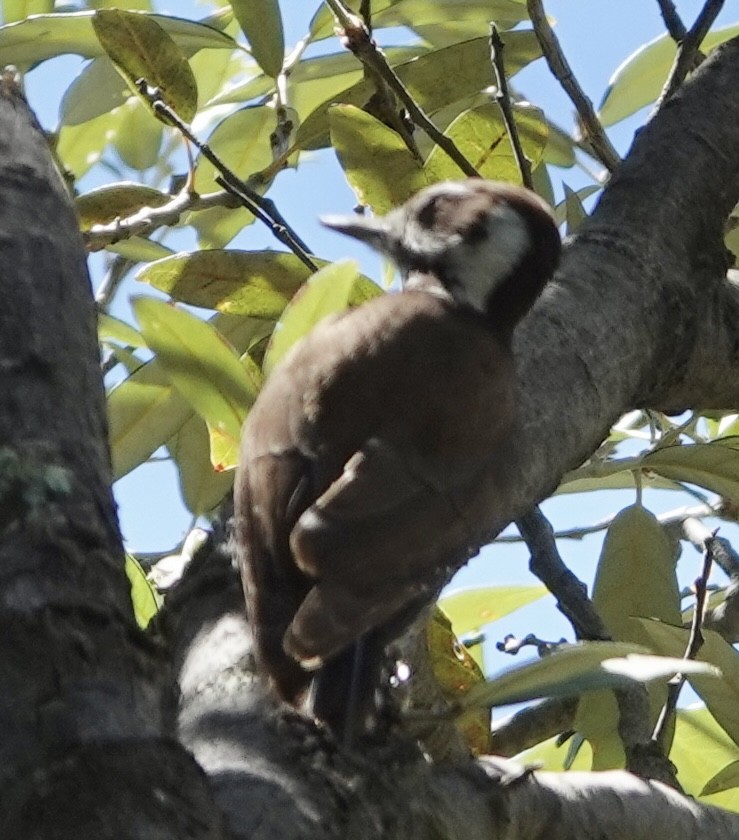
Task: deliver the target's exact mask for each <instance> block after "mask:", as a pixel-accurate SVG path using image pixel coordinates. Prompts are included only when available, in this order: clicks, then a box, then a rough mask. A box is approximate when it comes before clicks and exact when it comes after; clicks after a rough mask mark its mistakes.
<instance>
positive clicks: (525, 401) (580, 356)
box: [467, 39, 739, 543]
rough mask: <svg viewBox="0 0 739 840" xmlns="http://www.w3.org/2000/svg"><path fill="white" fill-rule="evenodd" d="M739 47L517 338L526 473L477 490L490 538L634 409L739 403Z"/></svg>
mask: <svg viewBox="0 0 739 840" xmlns="http://www.w3.org/2000/svg"><path fill="white" fill-rule="evenodd" d="M737 84H739V39H734V40H733V41H730V42H728V43H726V44H725V45H723V46H722V47H721V48H719V49H718V50H716V52H715V53H714V54H713V56H712V57H711V58H710V59H709V60H708V61H706V62H705V63H704V64H703V65H702V67H701V68H700V69H699V70H698V71H697V72H696V74H695V75H694V76H693V78H692V79H691V80H690V82H689V83H687V84H686V85H685V86H684V87H683V89H681V91H679V92H678V93H677V94H676V96H675V97H673V99H672V100H671V102H670V103H669V104H668V105H667V106H666V107H665V108H664V109H663V110H662V111H661V112H660V113H659V114H658V115H657V116H656V117H655V118H654V119H653V120H652V122H651V123H649V125H647V126H646V128H644V129H643V130H642V131H641V132H640V133H639V135H638V136H637V138H636V140H635V142H634V146H633V148H632V150H631V152H630V154H629V156H628V158H627V159H626V160H625V161H624V162H623V164H622V165H621V167H620V168H619V171H618V173H617V174H616V176H615V177H614V179H613V181H612V183H611V184H610V185H609V187H608V188H607V189H606V191H605V193H604V195H603V198H602V199H601V201H600V204H599V205H598V207H597V208H596V210H595V212H594V213H593V216H592V217H590V218H589V219H587V220H586V221H585V223H584V224H583V226H582V228H581V230H580V232H579V233H578V234H577V236H575V237H574V238H572V239H571V240H570V241H569V242H567V243H566V247H565V252H564V258H563V262H562V266H561V269H560V271H559V272H558V274H557V276H556V278H555V280H554V282H552V283H550V284H549V286H548V288H547V289H546V290H545V292H544V294H543V295H542V297H541V298H540V300H539V301H538V303H537V304H536V306H535V307H534V309H533V310H532V312H531V313H530V315H529V316H528V317H527V318H526V319H525V320H524V321H523V323H522V324H521V326H520V327H519V328H518V330H517V332H516V335H515V342H514V343H515V348H514V349H515V353H516V358H517V366H518V376H519V382H520V428H519V433H518V435H517V436H516V439H515V440H514V441H513V442H512V446H513V447H514V449H515V452H514V453H513V458H514V463H515V464H516V469H515V471H514V472H513V473H512V476H511V478H510V480H509V482H508V485H507V487H506V488H505V489H501V487H500V486H499V484H496V481H499V477H498V473H499V470H498V469H496V468H495V465H492V466H491V470H490V471H489V472H487V471H484V472H482V473H481V475H480V476H479V477H478V480H476V481H475V482H474V486H470V488H469V493H468V495H467V502H468V509H469V512H470V518H471V519H472V520H473V521H477V522H479V523H480V531H481V535H480V542H481V543H482V542H485V541H487V539H488V538H490V537H492V536H493V535H494V534H496V533H497V532H498V531H499V530H500V529H501V528H502V527H503V526H504V525H506V524H508V522H509V521H510V520H511V519H515V518H517V517H520V516H521V515H522V514H524V513H525V512H526V511H527V510H529V509H530V507H531V505H532V504H534V503H536V502H538V501H539V500H541V499H543V498H545V497H546V496H548V495H549V494H550V493H551V492H552V491H553V490H554V488H555V487H556V486H557V484H558V483H559V481H560V479H561V477H562V476H563V474H564V473H565V472H566V471H567V470H570V469H572V468H573V467H575V466H577V465H578V464H579V463H581V462H582V461H583V460H584V459H585V458H587V457H588V456H589V455H590V454H591V453H592V452H593V451H594V450H595V449H596V447H597V446H598V444H599V443H600V442H601V441H602V440H603V439H604V437H605V436H606V433H607V431H608V429H609V428H610V426H611V425H612V424H613V423H614V422H615V421H616V419H617V418H618V416H619V415H621V414H622V413H623V412H625V411H627V410H629V409H631V408H635V407H652V408H657V409H659V410H662V411H667V412H676V411H681V410H683V409H685V408H690V407H695V408H700V407H706V406H712V407H716V408H729V407H731V406H733V405H736V404H737V403H739V342H738V341H737V327H736V325H737V324H738V323H739V289H738V288H737V286H736V285H735V284H733V283H731V282H730V281H728V280H727V279H726V268H727V264H726V258H725V250H724V245H723V225H724V221H725V219H726V217H727V215H728V213H729V211H730V209H731V208H732V207H733V206H734V204H735V203H736V201H737V198H739V156H737V154H736V149H737V148H738V147H739V100H737V97H736V86H737Z"/></svg>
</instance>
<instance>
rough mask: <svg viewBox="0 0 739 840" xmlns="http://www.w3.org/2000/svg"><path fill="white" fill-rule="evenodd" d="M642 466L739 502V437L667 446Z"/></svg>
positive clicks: (648, 457)
mask: <svg viewBox="0 0 739 840" xmlns="http://www.w3.org/2000/svg"><path fill="white" fill-rule="evenodd" d="M642 466H643V467H644V468H646V469H649V470H654V471H655V472H657V473H659V474H660V475H662V476H664V477H665V478H670V479H672V480H673V481H687V482H689V483H691V484H697V485H699V486H700V487H706V488H707V489H708V490H713V492H714V493H718V494H719V496H724V497H725V498H727V499H730V500H732V501H739V437H726V438H721V439H719V440H716V441H713V442H712V443H693V444H688V445H684V446H665V447H664V448H662V449H658V450H656V451H655V452H651V453H650V454H648V455H645V456H644V458H643V460H642Z"/></svg>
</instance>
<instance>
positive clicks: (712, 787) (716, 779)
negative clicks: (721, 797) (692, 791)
mask: <svg viewBox="0 0 739 840" xmlns="http://www.w3.org/2000/svg"><path fill="white" fill-rule="evenodd" d="M731 788H739V760H737V761H732V762H731V763H730V764H727V765H726V766H725V767H722V768H721V770H719V772H718V773H716V775H715V776H713V777H712V778H711V779H709V780H708V781H707V782H706V784H705V786H704V788H703V790H702V791H701V796H707V795H708V794H711V793H722V792H723V791H725V790H731Z"/></svg>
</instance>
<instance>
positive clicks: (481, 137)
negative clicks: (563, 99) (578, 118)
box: [426, 103, 549, 183]
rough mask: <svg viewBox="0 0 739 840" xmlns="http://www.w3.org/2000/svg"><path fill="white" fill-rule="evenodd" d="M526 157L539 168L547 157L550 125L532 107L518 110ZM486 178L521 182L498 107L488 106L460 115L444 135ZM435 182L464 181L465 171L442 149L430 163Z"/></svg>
mask: <svg viewBox="0 0 739 840" xmlns="http://www.w3.org/2000/svg"><path fill="white" fill-rule="evenodd" d="M514 118H515V121H516V128H517V130H518V134H519V137H520V139H521V145H522V146H523V150H524V154H525V155H526V157H527V158H528V160H529V161H530V163H531V166H532V168H534V167H536V166H537V165H538V164H539V162H540V161H541V159H542V156H543V154H544V147H545V146H546V143H547V136H548V132H549V129H548V126H547V122H546V120H545V119H544V114H543V113H542V111H540V110H539V109H538V108H534V107H532V106H530V105H526V106H516V107H515V108H514ZM444 133H445V134H446V135H447V137H449V138H450V139H451V140H452V141H453V142H454V145H455V146H456V147H457V148H458V149H459V151H460V152H461V153H462V154H463V155H464V156H465V157H466V158H467V160H468V161H469V162H470V163H471V164H472V165H473V166H474V167H475V169H476V170H477V171H478V173H479V174H480V175H481V176H482V177H483V178H490V179H493V180H499V181H512V182H516V183H520V182H521V173H520V171H519V168H518V164H517V163H516V159H515V157H514V155H513V148H512V146H511V142H510V140H509V139H508V131H507V129H506V126H505V122H504V120H503V117H502V115H501V111H500V108H499V106H498V105H495V104H493V103H487V104H485V105H481V106H479V107H477V108H474V109H472V110H469V111H465V112H464V113H462V114H460V115H459V116H458V117H457V118H456V119H455V120H454V121H453V122H452V123H451V125H450V126H449V127H448V128H447V130H446V131H445V132H444ZM426 171H427V172H428V174H429V178H430V179H431V180H432V181H446V180H453V179H456V178H461V177H462V176H463V173H462V171H461V170H460V169H459V167H458V166H457V164H456V163H454V161H453V160H452V159H451V158H450V157H449V155H447V154H446V152H444V151H443V150H442V149H440V148H439V147H438V146H435V147H434V148H433V149H432V150H431V154H430V155H429V156H428V158H427V160H426Z"/></svg>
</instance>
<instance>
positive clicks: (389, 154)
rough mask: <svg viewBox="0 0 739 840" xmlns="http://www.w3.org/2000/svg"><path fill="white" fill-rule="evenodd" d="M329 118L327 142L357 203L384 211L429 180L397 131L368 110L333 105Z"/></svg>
mask: <svg viewBox="0 0 739 840" xmlns="http://www.w3.org/2000/svg"><path fill="white" fill-rule="evenodd" d="M329 120H330V124H331V143H332V145H333V146H334V148H335V149H336V154H337V155H338V157H339V162H340V163H341V166H342V168H343V169H344V172H345V174H346V178H347V180H348V181H349V184H350V185H351V187H352V189H353V190H354V192H355V194H356V196H357V201H358V202H359V203H360V204H363V205H366V206H368V207H371V208H372V210H373V211H374V212H375V213H377V214H384V213H387V212H388V210H391V209H392V208H393V207H397V206H398V205H400V204H402V203H403V202H404V201H406V199H408V198H410V196H412V195H413V194H414V193H416V192H418V190H419V189H421V187H424V186H426V185H427V184H428V183H429V181H428V180H427V178H426V175H425V173H424V170H423V168H422V166H421V164H420V163H419V162H418V161H417V160H416V159H415V158H414V157H413V155H412V154H411V153H410V152H409V151H408V148H407V146H406V145H405V143H404V142H403V141H402V139H401V138H400V135H399V134H397V133H396V132H395V131H393V130H392V129H391V128H388V127H387V126H386V125H385V124H384V123H382V122H380V120H378V119H376V118H375V117H373V116H372V115H371V114H368V113H367V112H366V111H362V110H361V109H360V108H355V107H354V106H353V105H337V106H336V107H334V108H331V110H330V111H329Z"/></svg>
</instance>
